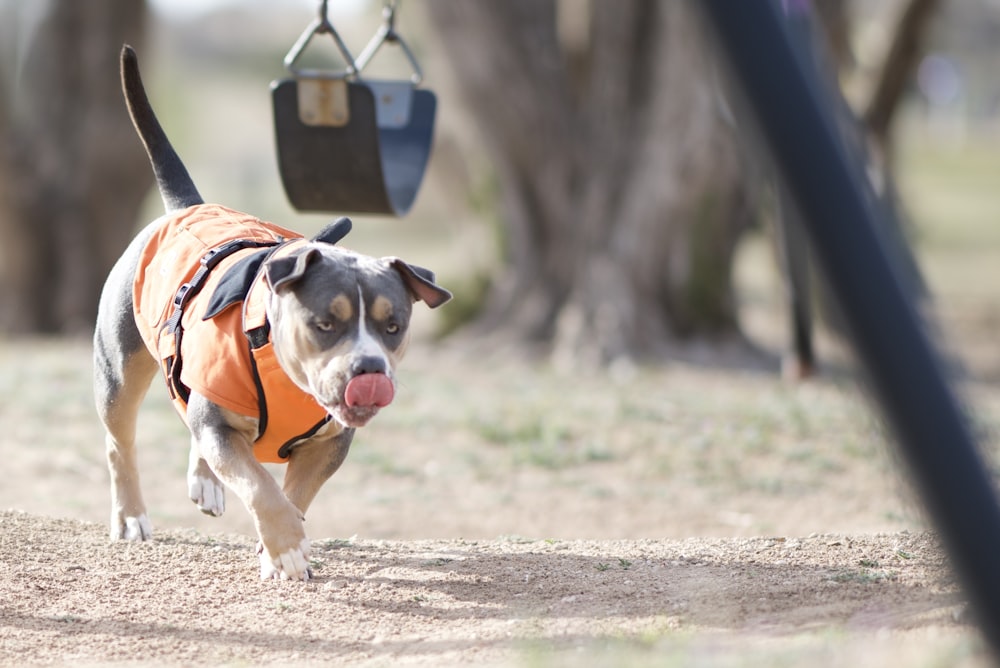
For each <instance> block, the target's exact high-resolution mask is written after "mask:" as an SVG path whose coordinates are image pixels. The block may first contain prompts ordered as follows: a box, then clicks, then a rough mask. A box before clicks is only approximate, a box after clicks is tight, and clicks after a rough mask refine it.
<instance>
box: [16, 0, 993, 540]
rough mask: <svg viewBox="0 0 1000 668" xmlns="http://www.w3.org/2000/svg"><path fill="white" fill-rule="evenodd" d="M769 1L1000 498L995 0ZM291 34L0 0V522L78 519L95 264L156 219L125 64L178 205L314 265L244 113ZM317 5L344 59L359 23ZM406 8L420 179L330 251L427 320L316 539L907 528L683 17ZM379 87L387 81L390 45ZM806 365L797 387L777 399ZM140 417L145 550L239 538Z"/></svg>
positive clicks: (801, 257)
mask: <svg viewBox="0 0 1000 668" xmlns="http://www.w3.org/2000/svg"><path fill="white" fill-rule="evenodd" d="M781 4H782V6H783V8H784V9H785V11H786V15H787V17H788V21H789V24H790V26H791V27H792V29H794V30H798V31H802V32H804V33H810V34H812V35H813V37H814V40H813V42H812V43H813V46H814V48H813V53H812V60H811V65H810V66H812V67H815V68H816V70H817V73H818V75H819V76H826V77H829V79H830V80H831V81H833V82H835V83H836V85H838V86H840V87H841V89H842V90H843V92H844V93H845V97H846V99H847V100H848V101H849V102H850V112H846V111H845V113H843V114H841V118H842V121H843V134H844V137H845V141H848V142H851V143H853V144H855V145H856V146H857V147H861V148H864V149H866V153H867V155H868V163H867V164H866V165H865V169H866V173H867V174H868V176H869V179H870V181H871V183H872V185H873V188H874V190H875V191H876V192H877V193H878V196H879V198H880V200H881V202H882V205H883V206H885V207H887V208H893V209H894V210H896V212H897V214H898V218H899V220H900V221H901V222H900V225H899V227H898V228H897V229H893V230H890V232H892V234H890V235H888V236H889V238H892V239H895V240H896V245H897V251H898V253H897V254H898V256H899V257H900V258H901V261H900V265H901V266H900V271H901V275H902V276H904V277H905V280H906V282H907V286H908V288H909V289H910V290H911V291H912V292H913V294H914V295H915V296H916V297H917V298H918V299H920V300H921V303H922V304H923V305H924V307H925V311H926V312H927V313H928V315H929V316H931V318H932V319H933V321H934V323H935V329H934V331H935V335H936V336H937V337H938V338H939V340H940V341H941V342H942V343H945V344H946V345H947V351H948V355H949V358H950V360H951V362H952V368H953V369H954V370H955V371H956V372H957V373H958V374H960V375H961V377H962V379H963V381H965V382H964V383H963V385H962V388H963V391H965V392H966V394H967V398H968V399H969V406H970V409H969V410H970V415H971V416H972V418H973V420H974V425H975V427H976V429H977V434H979V435H981V436H982V437H983V438H982V441H983V443H984V446H985V447H986V449H987V451H988V452H987V455H988V460H989V461H990V462H991V467H992V471H993V473H994V475H996V474H997V473H998V472H1000V464H998V462H1000V417H998V416H1000V392H998V391H997V390H998V389H1000V385H998V382H1000V346H998V342H997V331H998V329H1000V262H998V258H1000V225H998V224H997V211H1000V188H998V187H997V186H998V184H1000V117H998V115H1000V78H998V77H997V76H996V73H997V72H998V71H1000V2H998V1H997V0H962V1H961V2H955V1H953V2H945V1H944V0H882V1H878V2H872V1H862V0H813V1H812V2H809V1H808V0H783V1H782V3H781ZM318 7H319V3H318V2H314V1H312V0H295V1H292V0H285V1H284V2H271V1H266V0H227V1H215V2H210V1H208V0H200V1H195V0H189V1H188V2H180V1H178V0H158V1H157V2H151V1H147V2H141V1H139V0H89V1H88V2H87V3H82V2H79V1H78V0H32V2H25V1H24V0H0V424H2V425H3V429H2V430H0V451H3V452H5V453H7V454H8V455H9V456H11V457H13V453H17V458H18V462H19V467H18V468H17V471H18V472H19V474H18V475H12V476H8V477H7V478H6V479H5V481H4V484H3V485H2V486H0V507H7V506H11V507H19V508H24V509H26V510H29V511H31V512H37V513H48V514H52V515H56V516H66V515H69V516H72V517H79V518H83V519H88V520H95V521H96V520H100V519H101V518H102V517H104V515H105V513H106V496H105V494H106V492H105V490H106V483H107V472H106V465H105V462H104V455H103V453H102V451H101V447H100V446H99V444H100V443H101V438H102V433H101V428H100V425H99V424H98V421H97V419H96V416H95V414H94V410H93V406H92V399H91V392H90V389H89V385H90V382H91V381H90V343H89V336H90V333H91V332H92V329H93V321H94V312H95V309H96V300H97V296H98V293H99V290H100V286H101V284H102V283H103V280H104V277H105V275H106V273H107V271H108V268H109V267H110V265H111V264H112V263H113V262H114V260H115V259H116V258H117V257H118V256H119V255H120V253H121V251H122V249H123V248H124V247H125V245H126V244H127V243H128V241H129V239H130V238H131V237H132V235H133V234H134V233H135V231H136V229H137V228H138V227H139V226H141V225H143V224H145V223H146V222H147V221H149V220H151V219H153V218H155V217H156V216H158V215H159V213H160V212H161V204H160V200H159V196H158V195H157V193H156V192H155V190H154V189H153V187H152V176H151V174H150V170H149V167H148V163H147V160H146V157H145V155H143V153H142V150H141V147H140V144H139V141H138V139H137V138H136V136H135V133H134V131H133V129H132V128H131V126H130V124H129V121H128V118H127V114H126V112H125V107H124V103H123V101H122V98H121V93H120V90H119V82H118V55H119V49H120V47H121V44H122V43H123V42H129V43H131V44H133V45H134V46H135V47H136V49H137V51H138V54H139V58H140V64H141V66H142V71H143V75H144V78H145V81H146V84H147V88H148V90H149V93H150V97H151V99H152V102H153V105H154V107H155V108H156V110H157V112H158V114H159V115H160V118H161V121H162V122H163V124H164V126H165V128H166V130H167V132H168V134H169V136H170V137H171V139H172V141H173V143H174V145H175V147H176V148H177V150H178V152H179V153H180V155H181V156H182V158H183V159H184V160H185V161H186V163H187V165H188V168H189V170H190V172H191V174H192V176H193V177H194V179H195V181H196V183H197V184H198V187H199V189H200V191H201V193H202V194H203V195H204V196H205V197H206V199H208V200H212V201H217V202H221V203H224V204H226V205H227V206H231V207H234V208H237V209H240V210H244V211H247V212H250V213H253V214H255V215H257V216H260V217H262V218H267V219H270V220H273V221H275V222H278V223H280V224H283V225H286V226H289V227H292V228H294V229H298V230H301V231H302V232H303V233H306V234H308V233H310V232H312V231H315V230H318V229H319V228H320V227H321V226H323V225H325V224H326V223H327V222H329V221H330V220H331V219H332V217H334V216H335V215H337V214H336V213H333V212H331V214H329V215H318V214H302V213H298V212H296V211H295V210H294V209H293V208H292V207H291V206H290V205H289V204H288V202H287V200H286V199H285V196H284V193H283V192H282V187H281V181H280V179H279V175H278V171H277V161H276V158H275V149H274V131H273V127H272V113H271V97H270V84H271V82H272V81H273V80H275V79H279V78H281V77H284V76H286V75H287V72H286V71H285V69H284V67H283V65H282V59H283V57H284V55H285V53H286V52H287V51H288V50H289V49H290V47H291V46H292V44H293V43H294V42H295V40H296V39H297V38H298V37H299V35H300V34H301V33H302V31H303V30H304V29H305V28H306V26H307V25H308V24H309V23H310V21H312V19H313V18H314V17H315V16H316V13H317V10H318ZM329 8H330V12H331V14H330V18H331V20H332V21H333V23H334V25H335V26H336V27H337V29H338V30H339V32H340V34H341V35H342V37H343V38H344V40H345V41H346V42H347V45H348V46H349V48H350V50H351V51H352V52H354V53H355V54H357V53H359V52H360V51H361V49H362V48H363V46H364V45H365V44H366V43H367V42H368V40H369V38H370V37H371V36H372V34H373V33H374V32H375V30H376V29H377V27H378V26H379V24H380V21H381V11H382V3H381V2H378V1H377V0H353V1H347V0H343V1H341V0H331V1H330V2H329ZM399 12H400V13H399V16H398V18H397V26H396V27H397V28H398V29H399V30H400V31H401V32H402V34H403V35H404V36H405V38H406V39H407V41H408V42H409V44H410V45H411V46H412V47H413V49H414V51H415V52H416V54H417V57H418V59H419V60H420V62H421V65H422V66H423V70H424V74H425V85H426V86H427V87H428V88H431V89H433V90H434V91H435V92H436V93H437V95H438V100H439V107H438V114H439V115H438V122H437V129H436V136H435V144H434V150H433V155H432V157H431V161H430V165H429V169H428V173H427V175H426V179H425V181H424V185H423V187H422V189H421V192H420V193H419V195H418V197H417V201H416V204H415V206H414V208H413V209H412V211H411V212H410V213H409V214H408V215H407V216H406V217H405V218H402V219H398V220H397V219H391V218H385V217H371V216H368V217H363V216H355V217H354V220H355V226H354V231H353V232H352V233H351V235H350V237H349V238H348V239H347V240H346V242H347V245H349V246H350V247H352V248H355V249H357V250H360V251H363V252H366V253H370V254H373V255H377V256H378V255H398V256H401V257H403V258H405V259H406V260H408V261H410V262H413V263H417V264H420V265H423V266H426V267H429V268H431V269H433V270H434V271H436V272H437V274H438V278H439V280H440V282H441V283H442V284H444V285H445V286H447V287H448V288H449V289H451V290H453V291H454V292H455V294H456V299H455V300H454V301H453V302H452V303H449V304H448V305H446V306H445V307H443V308H441V309H437V310H435V311H430V310H427V309H418V310H417V311H416V312H415V316H414V327H415V330H416V333H417V337H416V338H417V341H416V345H415V347H414V350H413V352H411V353H410V355H409V356H408V358H407V360H406V362H405V363H404V365H403V366H404V369H403V373H402V375H401V377H402V385H401V392H400V394H399V397H398V399H397V401H396V402H394V405H393V408H392V410H391V411H386V412H385V415H381V416H379V420H376V421H373V424H372V425H370V426H369V427H367V428H366V429H365V430H363V433H359V435H358V438H357V439H356V441H355V445H356V447H355V448H354V452H353V453H352V456H351V459H350V462H349V465H346V466H344V468H343V470H342V471H341V472H340V473H338V475H337V479H336V481H334V484H331V485H328V486H326V487H325V488H324V490H323V492H322V494H321V496H320V497H319V498H318V499H317V503H316V507H318V508H319V510H317V511H315V512H313V513H311V514H310V520H309V522H310V532H311V534H312V535H314V536H321V535H339V532H344V531H348V532H353V531H364V532H365V533H366V535H372V536H382V537H433V536H452V537H453V536H465V537H475V536H497V535H501V534H511V533H520V534H523V535H535V536H545V537H549V536H551V537H560V536H562V537H621V538H627V537H632V538H634V537H663V536H678V537H686V536H696V535H733V534H741V535H761V534H768V533H770V534H777V535H808V534H809V533H810V532H814V531H818V532H829V531H849V532H856V531H895V530H900V529H902V528H913V527H919V526H922V524H921V520H920V516H919V512H916V513H915V512H914V511H913V508H912V504H911V503H910V499H911V498H912V497H910V496H909V495H908V494H907V493H905V492H904V493H900V489H901V488H905V484H900V482H901V481H900V476H899V474H898V467H897V466H896V462H895V461H894V459H893V457H892V455H891V454H890V453H891V449H888V448H885V447H884V446H885V440H886V439H885V435H884V430H883V428H882V427H881V425H880V424H879V423H878V421H877V419H875V418H873V416H872V413H871V411H870V406H869V405H868V404H867V403H866V402H865V400H864V398H863V395H862V394H861V393H859V392H858V384H857V383H855V382H854V380H853V377H852V376H851V375H849V374H846V373H843V371H844V370H845V369H848V368H849V366H848V363H849V361H850V358H849V354H847V353H846V352H845V350H844V349H843V346H842V345H841V344H840V337H839V336H838V335H837V333H836V332H837V325H836V323H837V318H836V315H835V310H834V309H832V308H830V306H829V304H828V302H827V300H826V299H825V298H824V296H823V289H822V286H821V284H820V282H819V281H817V280H816V276H815V275H814V271H813V268H812V265H811V263H810V262H809V257H808V251H807V250H806V249H805V245H804V242H803V241H802V240H801V235H800V234H798V232H797V229H798V228H797V223H796V222H795V215H794V211H793V210H791V209H789V207H788V206H787V205H786V203H785V198H784V194H783V193H782V192H781V189H780V187H778V186H776V184H775V183H774V180H773V179H772V178H771V176H770V174H769V170H768V168H767V163H766V160H764V159H762V157H761V155H760V152H759V151H758V143H757V142H756V140H755V137H754V134H753V130H752V126H751V125H750V124H748V123H747V122H746V119H745V118H744V117H743V115H742V113H741V105H740V103H739V100H738V99H737V98H736V97H734V96H732V95H731V94H730V92H729V89H728V87H727V84H726V81H725V76H724V74H725V73H724V68H721V67H719V66H718V64H717V63H716V62H715V60H714V55H713V51H712V49H711V47H710V45H709V44H708V43H707V42H706V40H705V38H704V36H703V35H702V33H701V30H700V27H699V23H698V21H697V19H696V17H695V16H693V15H692V12H691V11H690V6H689V5H688V4H687V3H685V2H682V1H681V0H627V1H626V0H548V1H540V0H505V1H504V2H493V1H486V0H433V2H416V1H412V0H407V1H405V2H402V3H401V5H400V9H399ZM313 42H314V43H313V44H312V45H310V47H309V49H308V50H307V55H308V58H309V61H308V64H312V65H315V66H323V64H324V63H333V64H334V65H336V66H339V64H337V63H335V61H336V53H335V49H334V48H333V43H332V40H329V39H328V38H327V37H325V36H322V35H321V36H318V37H317V38H316V39H314V40H313ZM373 67H376V68H377V69H373V70H372V74H373V75H378V76H383V77H392V76H397V77H398V76H403V77H407V76H409V73H410V71H409V65H408V64H407V63H406V61H405V59H404V58H403V57H402V56H401V54H400V53H399V51H398V50H397V49H392V48H385V49H383V51H382V52H380V54H379V55H378V56H377V58H376V60H375V61H374V64H373ZM775 94H777V95H780V94H781V91H780V90H777V91H775ZM796 333H798V336H797V338H796ZM803 340H804V341H806V342H807V343H808V344H809V345H808V346H805V347H803V345H802V343H803ZM810 350H811V351H812V352H813V353H815V357H814V358H812V359H811V358H810V356H809V354H808V353H810ZM470 351H471V354H470ZM782 358H784V362H785V364H784V365H782V364H781V361H782ZM650 362H652V364H649V363H650ZM817 365H818V368H819V370H820V374H819V380H818V381H815V382H809V383H800V384H797V385H789V384H787V383H783V382H781V381H780V380H779V373H780V372H781V371H782V370H784V371H785V373H786V375H787V376H789V377H791V378H803V377H806V376H807V375H808V374H809V372H810V371H813V370H815V368H817ZM595 368H596V369H598V370H599V371H598V372H597V373H591V372H590V370H592V369H595ZM604 370H610V373H604ZM164 394H165V393H162V392H158V391H156V388H155V387H154V391H153V392H150V397H149V400H148V401H147V406H146V407H145V409H144V411H143V415H142V418H141V420H142V421H141V425H142V429H141V432H140V437H139V438H140V442H141V443H140V451H141V453H142V455H141V456H142V462H143V476H144V479H145V483H146V484H145V489H146V492H147V500H148V501H149V502H150V508H151V511H152V512H153V513H154V514H155V519H154V521H155V522H156V523H157V525H158V526H164V525H166V526H171V525H173V526H184V527H187V526H197V527H199V528H202V529H205V530H212V531H216V530H219V529H220V528H222V527H228V528H232V527H234V526H236V527H239V528H240V530H245V531H252V530H253V527H252V524H251V523H250V521H249V519H248V518H247V517H246V514H245V513H242V512H241V511H240V512H234V513H229V514H227V515H226V518H225V524H223V525H220V524H219V522H218V520H214V519H211V518H202V517H200V516H199V515H198V514H197V513H196V512H193V509H192V508H191V504H190V503H189V502H188V501H187V499H186V498H185V497H184V494H183V489H184V482H183V481H184V476H185V467H186V458H185V457H182V456H178V447H183V445H182V444H183V443H185V442H186V439H187V434H186V432H185V430H184V427H183V425H182V424H181V422H180V420H178V419H177V416H176V415H175V414H174V413H173V410H172V408H171V407H170V405H169V402H168V401H167V400H166V399H165V397H164V396H163V395H164ZM21 473H23V475H21ZM279 474H280V473H279ZM231 503H232V504H234V505H235V503H236V502H235V500H233V501H231ZM442 509H448V511H449V512H441V510H442ZM539 509H544V512H540V511H539ZM348 518H349V519H348Z"/></svg>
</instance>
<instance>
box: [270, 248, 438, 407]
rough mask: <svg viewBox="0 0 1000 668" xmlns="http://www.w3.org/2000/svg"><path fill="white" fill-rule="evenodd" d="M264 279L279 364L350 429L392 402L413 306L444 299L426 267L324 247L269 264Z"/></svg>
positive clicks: (434, 304)
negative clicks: (268, 290) (397, 366)
mask: <svg viewBox="0 0 1000 668" xmlns="http://www.w3.org/2000/svg"><path fill="white" fill-rule="evenodd" d="M265 275H266V278H267V281H268V284H269V286H270V288H271V295H270V298H269V302H268V318H269V319H270V322H271V336H272V341H273V342H274V351H275V355H276V357H277V359H278V362H279V363H280V364H281V366H282V368H283V369H284V370H285V372H286V373H287V374H288V376H289V377H290V378H291V379H292V380H293V381H294V382H295V384H296V385H298V386H299V387H300V388H302V389H303V390H304V391H306V392H308V393H309V394H311V395H312V396H313V397H314V398H315V399H316V401H317V402H318V403H319V404H320V405H321V406H323V407H324V408H325V409H326V410H327V412H329V413H330V415H332V416H333V417H334V418H335V419H336V420H337V421H338V422H340V423H341V424H343V425H345V426H348V427H360V426H363V425H364V424H365V423H367V422H368V421H369V420H370V419H371V418H372V417H373V416H374V415H375V414H376V413H377V412H378V411H379V409H380V408H383V407H384V406H386V405H388V404H389V403H390V402H391V401H392V399H393V396H394V394H395V369H396V365H397V363H398V362H399V360H400V359H402V357H403V354H404V353H405V351H406V346H407V342H408V341H409V324H410V314H411V311H412V304H413V302H414V301H416V300H423V301H426V302H427V303H428V305H429V306H432V307H434V306H438V305H439V304H443V303H444V302H445V301H447V300H448V299H449V298H450V294H449V293H448V292H447V291H445V290H443V289H442V288H440V287H438V286H437V285H435V284H434V282H433V275H432V274H431V273H430V272H428V271H426V270H424V269H420V268H418V267H413V266H411V265H408V264H406V263H405V262H403V261H402V260H398V259H395V258H383V259H375V258H372V257H368V256H366V255H360V254H358V253H353V252H351V251H348V250H344V249H342V248H338V247H334V246H332V245H330V244H325V243H311V244H309V245H307V246H306V247H305V248H303V249H301V250H299V251H297V252H296V253H294V254H292V255H289V256H286V257H280V258H276V259H273V260H271V261H269V262H268V263H267V265H266V266H265Z"/></svg>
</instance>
